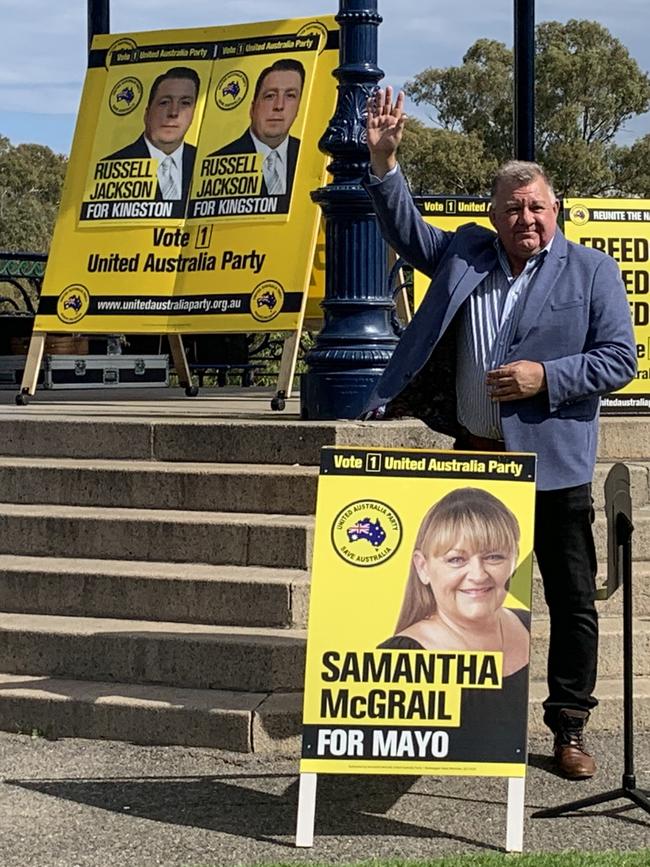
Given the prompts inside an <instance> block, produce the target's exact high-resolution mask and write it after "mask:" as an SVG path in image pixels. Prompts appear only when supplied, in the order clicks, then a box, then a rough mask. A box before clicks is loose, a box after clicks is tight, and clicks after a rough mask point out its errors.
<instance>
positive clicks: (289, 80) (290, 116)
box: [209, 57, 305, 196]
mask: <svg viewBox="0 0 650 867" xmlns="http://www.w3.org/2000/svg"><path fill="white" fill-rule="evenodd" d="M304 84H305V68H304V66H303V65H302V63H301V62H300V61H299V60H293V59H292V58H288V57H286V58H281V59H280V60H276V61H275V62H274V63H272V64H271V66H267V67H266V68H265V69H263V70H262V72H260V74H259V76H258V77H257V82H256V83H255V91H254V93H253V101H252V103H251V106H250V120H251V122H250V126H249V128H248V129H247V130H246V132H244V134H243V135H241V136H240V137H239V138H238V139H235V140H234V141H232V142H230V143H229V144H227V145H225V146H224V147H222V148H220V149H219V150H216V151H213V152H212V153H211V154H209V156H223V155H225V154H246V153H260V154H262V156H263V163H262V173H263V176H264V177H263V181H262V189H261V191H260V194H261V195H263V196H284V195H290V194H291V188H292V185H293V178H294V175H295V173H296V163H297V162H298V151H299V149H300V139H298V138H295V136H291V135H289V130H290V129H291V126H292V124H293V122H294V120H295V119H296V116H297V114H298V110H299V109H300V99H301V97H302V91H303V87H304Z"/></svg>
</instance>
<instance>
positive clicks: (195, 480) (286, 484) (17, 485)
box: [0, 457, 318, 515]
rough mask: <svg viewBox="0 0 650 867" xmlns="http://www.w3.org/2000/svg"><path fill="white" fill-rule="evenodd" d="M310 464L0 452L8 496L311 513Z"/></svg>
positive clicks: (0, 487) (313, 479) (313, 474)
mask: <svg viewBox="0 0 650 867" xmlns="http://www.w3.org/2000/svg"><path fill="white" fill-rule="evenodd" d="M317 482H318V469H317V468H316V467H300V466H280V465H269V464H253V465H250V464H233V463H229V464H222V463H221V464H220V463H196V464H191V465H188V464H178V463H164V462H162V461H143V460H131V461H115V460H99V459H85V460H79V459H72V458H18V457H11V458H7V457H0V491H2V498H3V500H4V501H5V502H8V503H51V504H54V505H66V504H69V505H74V506H106V507H114V508H132V509H190V510H196V511H206V512H207V511H218V512H259V513H263V514H284V515H310V514H313V513H314V511H315V508H316V485H317Z"/></svg>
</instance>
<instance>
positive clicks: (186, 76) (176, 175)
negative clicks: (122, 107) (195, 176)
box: [104, 66, 200, 205]
mask: <svg viewBox="0 0 650 867" xmlns="http://www.w3.org/2000/svg"><path fill="white" fill-rule="evenodd" d="M199 87H200V80H199V76H198V74H197V73H196V72H195V70H193V69H190V68H189V67H187V66H174V67H173V68H171V69H168V70H167V72H164V73H163V74H162V75H159V76H158V77H157V78H156V80H155V81H154V83H153V84H152V85H151V89H150V91H149V100H148V102H147V107H146V108H145V111H144V132H143V133H142V135H141V136H139V138H137V139H136V140H135V141H134V142H131V144H128V145H126V147H123V148H121V149H120V150H119V151H116V152H115V153H114V154H110V156H107V157H104V159H105V160H129V159H147V158H149V157H151V158H153V159H157V160H158V188H157V190H156V199H171V200H177V201H179V202H180V203H182V204H183V205H184V204H185V202H186V201H187V193H188V191H189V188H190V181H191V179H192V170H193V169H194V159H195V157H196V148H195V147H194V145H191V144H188V143H187V142H186V141H185V134H186V133H187V130H188V129H189V127H190V125H191V123H192V120H193V118H194V109H195V108H196V100H197V97H198V94H199Z"/></svg>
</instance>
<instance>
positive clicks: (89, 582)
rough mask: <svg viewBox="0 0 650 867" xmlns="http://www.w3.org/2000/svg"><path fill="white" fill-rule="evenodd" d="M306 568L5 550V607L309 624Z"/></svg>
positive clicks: (1, 604)
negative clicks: (22, 554)
mask: <svg viewBox="0 0 650 867" xmlns="http://www.w3.org/2000/svg"><path fill="white" fill-rule="evenodd" d="M308 599H309V573H308V572H306V571H305V570H298V569H270V568H265V567H262V566H254V567H251V566H213V565H209V564H204V563H193V564H179V563H159V562H143V561H140V560H89V559H72V558H67V557H20V556H16V555H12V554H0V611H7V612H13V613H22V614H57V615H62V616H71V617H112V618H134V619H136V620H172V621H176V622H184V623H218V624H219V625H221V626H228V625H240V626H270V627H290V626H296V627H304V626H305V624H306V622H307V607H308Z"/></svg>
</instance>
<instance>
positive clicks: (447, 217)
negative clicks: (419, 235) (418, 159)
mask: <svg viewBox="0 0 650 867" xmlns="http://www.w3.org/2000/svg"><path fill="white" fill-rule="evenodd" d="M415 204H416V206H417V208H418V210H419V211H420V213H421V214H422V216H423V217H424V220H425V222H427V223H429V224H430V225H432V226H436V228H438V229H442V230H443V231H445V232H455V231H456V229H458V228H459V227H460V226H464V225H465V224H466V223H477V224H478V225H479V226H485V227H486V228H488V229H491V228H492V224H491V223H490V219H489V217H488V207H489V205H490V200H489V199H488V198H482V197H479V196H416V197H415ZM430 282H431V278H430V277H427V275H426V274H422V272H421V271H414V272H413V306H414V307H415V309H416V310H417V308H418V307H419V306H420V303H421V302H422V299H423V298H424V296H425V294H426V291H427V289H428V288H429V283H430Z"/></svg>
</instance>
